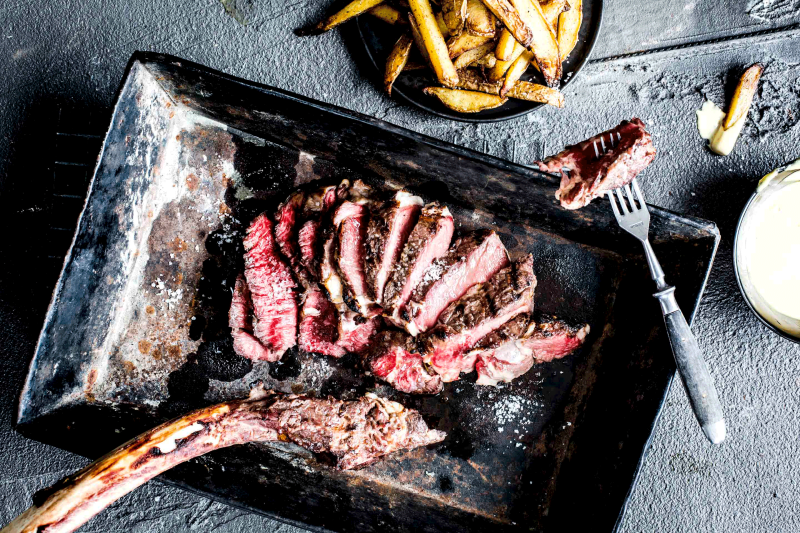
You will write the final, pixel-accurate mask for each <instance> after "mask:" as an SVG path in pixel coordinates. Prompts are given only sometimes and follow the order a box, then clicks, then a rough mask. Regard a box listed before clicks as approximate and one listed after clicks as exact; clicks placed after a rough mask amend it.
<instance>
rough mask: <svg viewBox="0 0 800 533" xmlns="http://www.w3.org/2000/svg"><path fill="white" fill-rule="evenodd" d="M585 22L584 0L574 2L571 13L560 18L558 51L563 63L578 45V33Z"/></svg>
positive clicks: (564, 13) (563, 14) (574, 0)
mask: <svg viewBox="0 0 800 533" xmlns="http://www.w3.org/2000/svg"><path fill="white" fill-rule="evenodd" d="M581 22H583V0H572V2H571V6H570V9H569V11H565V12H563V13H561V15H559V17H558V50H559V52H560V53H561V61H566V59H567V57H568V56H569V54H570V52H572V50H573V49H574V48H575V45H576V44H578V32H580V29H581Z"/></svg>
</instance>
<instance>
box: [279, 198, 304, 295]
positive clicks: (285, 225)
mask: <svg viewBox="0 0 800 533" xmlns="http://www.w3.org/2000/svg"><path fill="white" fill-rule="evenodd" d="M305 198H306V195H305V193H304V192H303V191H297V192H294V193H292V195H291V196H289V198H288V199H287V200H286V201H285V202H284V203H282V204H281V205H279V206H278V211H277V213H275V241H276V242H277V243H278V247H279V248H280V250H281V254H283V257H284V258H285V259H286V262H287V263H288V264H289V266H290V267H291V269H292V271H294V272H295V274H296V275H297V277H298V281H300V282H301V283H303V282H304V281H306V279H305V278H306V277H307V276H306V274H305V272H304V271H305V268H304V267H303V266H302V265H301V263H300V247H299V245H298V243H297V230H298V222H299V220H298V219H299V218H300V216H301V210H302V207H303V203H304V201H305Z"/></svg>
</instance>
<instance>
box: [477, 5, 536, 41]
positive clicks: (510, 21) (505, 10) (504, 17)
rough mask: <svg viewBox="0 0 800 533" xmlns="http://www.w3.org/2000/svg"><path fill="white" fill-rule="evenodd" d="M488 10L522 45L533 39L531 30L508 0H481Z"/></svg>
mask: <svg viewBox="0 0 800 533" xmlns="http://www.w3.org/2000/svg"><path fill="white" fill-rule="evenodd" d="M483 3H484V4H485V5H486V7H488V8H489V11H491V12H492V13H494V16H495V17H497V18H498V19H500V21H501V22H502V23H503V24H504V25H505V27H506V28H507V29H508V31H509V32H511V35H513V36H514V39H516V40H517V42H519V44H521V45H522V46H524V47H526V48H527V47H529V46H530V44H531V42H532V41H533V30H532V29H531V28H530V27H529V26H528V25H527V24H526V23H525V21H523V20H522V17H521V16H520V14H519V11H517V8H515V7H514V5H513V4H512V3H511V1H510V0H483Z"/></svg>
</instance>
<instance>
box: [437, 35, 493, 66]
mask: <svg viewBox="0 0 800 533" xmlns="http://www.w3.org/2000/svg"><path fill="white" fill-rule="evenodd" d="M491 40H492V38H491V37H486V36H484V35H472V34H470V33H467V32H463V33H462V34H461V35H459V36H458V37H451V38H450V40H448V41H447V53H448V54H449V55H450V58H451V59H453V58H456V57H458V56H460V55H461V54H463V53H464V52H469V51H470V50H472V49H475V48H477V47H479V46H481V45H482V44H486V43H488V42H489V41H491Z"/></svg>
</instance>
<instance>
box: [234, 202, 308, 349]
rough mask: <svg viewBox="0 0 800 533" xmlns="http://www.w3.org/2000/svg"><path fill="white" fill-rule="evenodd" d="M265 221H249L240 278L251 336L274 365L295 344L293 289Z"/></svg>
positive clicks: (271, 229)
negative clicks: (247, 304)
mask: <svg viewBox="0 0 800 533" xmlns="http://www.w3.org/2000/svg"><path fill="white" fill-rule="evenodd" d="M272 232H273V224H272V221H270V219H269V217H267V216H266V215H265V214H263V213H262V214H261V215H259V216H257V217H256V218H255V220H253V222H252V223H251V224H250V227H249V228H248V229H247V235H246V236H245V238H244V249H245V254H244V265H245V270H244V275H245V279H246V280H247V286H248V287H249V289H250V294H251V298H252V302H253V314H254V315H255V320H256V322H255V326H254V328H253V333H254V334H255V337H256V338H257V339H258V340H259V341H261V344H263V345H264V347H265V348H266V349H267V350H268V351H269V357H268V358H267V360H269V361H277V360H279V359H280V358H281V357H282V356H283V353H284V352H285V351H286V350H288V349H289V348H291V347H292V346H294V345H295V344H297V314H298V309H297V299H296V296H295V289H296V288H297V285H296V284H295V282H294V279H293V278H292V273H291V271H290V270H289V267H288V266H287V265H286V264H285V263H284V262H283V260H282V259H281V257H280V254H279V253H278V249H277V246H276V244H275V238H274V235H273V233H272Z"/></svg>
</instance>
